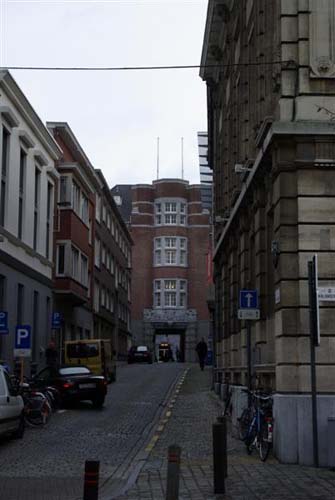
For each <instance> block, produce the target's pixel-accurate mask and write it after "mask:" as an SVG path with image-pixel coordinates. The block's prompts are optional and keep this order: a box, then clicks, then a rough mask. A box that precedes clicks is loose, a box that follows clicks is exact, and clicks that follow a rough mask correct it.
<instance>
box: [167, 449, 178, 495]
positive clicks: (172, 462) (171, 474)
mask: <svg viewBox="0 0 335 500" xmlns="http://www.w3.org/2000/svg"><path fill="white" fill-rule="evenodd" d="M180 454H181V448H180V446H177V445H175V444H172V445H171V446H169V451H168V470H167V485H166V500H178V498H179V469H180Z"/></svg>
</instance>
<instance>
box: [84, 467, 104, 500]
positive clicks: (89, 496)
mask: <svg viewBox="0 0 335 500" xmlns="http://www.w3.org/2000/svg"><path fill="white" fill-rule="evenodd" d="M99 467H100V462H98V461H95V460H86V462H85V479H84V497H83V500H98V495H99Z"/></svg>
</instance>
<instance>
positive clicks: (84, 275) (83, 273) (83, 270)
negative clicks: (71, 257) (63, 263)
mask: <svg viewBox="0 0 335 500" xmlns="http://www.w3.org/2000/svg"><path fill="white" fill-rule="evenodd" d="M80 282H81V283H82V285H84V286H88V259H87V257H86V255H83V254H81V265H80Z"/></svg>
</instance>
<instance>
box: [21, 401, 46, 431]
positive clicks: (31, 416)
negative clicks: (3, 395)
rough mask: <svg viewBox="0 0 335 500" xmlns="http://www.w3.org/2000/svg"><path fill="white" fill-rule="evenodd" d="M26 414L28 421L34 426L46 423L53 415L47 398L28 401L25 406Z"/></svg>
mask: <svg viewBox="0 0 335 500" xmlns="http://www.w3.org/2000/svg"><path fill="white" fill-rule="evenodd" d="M24 416H25V420H26V422H27V423H28V424H29V425H31V426H32V427H40V426H42V425H46V424H47V423H48V421H49V419H50V416H51V407H50V405H49V403H48V401H47V399H44V400H43V401H36V400H31V401H28V402H27V404H26V406H25V410H24Z"/></svg>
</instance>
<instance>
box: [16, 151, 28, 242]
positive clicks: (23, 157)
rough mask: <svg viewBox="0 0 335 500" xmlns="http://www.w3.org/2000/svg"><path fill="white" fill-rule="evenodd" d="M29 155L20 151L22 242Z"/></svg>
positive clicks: (20, 235)
mask: <svg viewBox="0 0 335 500" xmlns="http://www.w3.org/2000/svg"><path fill="white" fill-rule="evenodd" d="M26 166H27V154H26V152H25V151H23V149H21V150H20V174H19V217H18V229H17V236H18V238H19V239H20V240H22V235H23V217H24V193H25V183H26Z"/></svg>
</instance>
